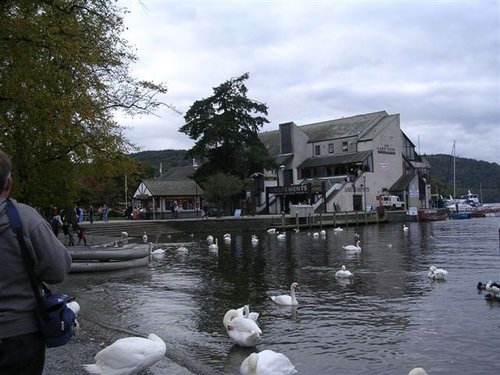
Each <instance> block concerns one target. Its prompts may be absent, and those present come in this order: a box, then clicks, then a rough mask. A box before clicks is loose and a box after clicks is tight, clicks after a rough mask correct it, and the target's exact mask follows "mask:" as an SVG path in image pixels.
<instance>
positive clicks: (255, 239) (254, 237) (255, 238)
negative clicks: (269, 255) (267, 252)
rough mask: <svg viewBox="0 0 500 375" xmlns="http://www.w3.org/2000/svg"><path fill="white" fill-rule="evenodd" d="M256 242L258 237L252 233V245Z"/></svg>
mask: <svg viewBox="0 0 500 375" xmlns="http://www.w3.org/2000/svg"><path fill="white" fill-rule="evenodd" d="M258 243H259V238H258V237H257V236H256V235H255V234H252V245H257V244H258Z"/></svg>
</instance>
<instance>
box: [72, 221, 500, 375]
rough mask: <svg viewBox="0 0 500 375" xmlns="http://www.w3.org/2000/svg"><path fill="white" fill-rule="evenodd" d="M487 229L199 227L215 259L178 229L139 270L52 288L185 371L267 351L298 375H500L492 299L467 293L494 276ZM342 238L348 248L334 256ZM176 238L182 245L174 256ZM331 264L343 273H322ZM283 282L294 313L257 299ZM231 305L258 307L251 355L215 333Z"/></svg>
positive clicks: (229, 364)
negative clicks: (157, 343)
mask: <svg viewBox="0 0 500 375" xmlns="http://www.w3.org/2000/svg"><path fill="white" fill-rule="evenodd" d="M499 226H500V219H499V218H494V217H492V218H481V219H471V220H457V221H442V222H435V223H410V224H409V227H410V230H409V231H408V232H403V230H402V226H401V225H400V224H384V225H370V226H359V227H349V228H345V229H344V231H342V232H336V231H334V230H333V229H327V234H326V237H324V238H321V237H319V238H315V237H314V236H312V235H311V233H308V232H307V231H301V232H299V233H294V232H289V233H288V234H287V236H286V239H284V240H278V239H277V238H276V235H275V234H268V233H267V232H265V231H263V232H251V233H250V232H235V233H231V241H230V242H229V243H228V242H226V241H223V240H222V238H223V233H210V234H212V235H214V236H215V237H217V238H219V251H218V254H214V253H213V252H211V251H209V248H208V243H207V241H206V237H207V234H208V233H200V234H195V236H194V237H190V236H189V235H188V234H186V236H185V237H181V236H179V237H178V238H172V239H169V241H174V243H172V242H171V243H167V244H165V245H162V247H163V248H164V249H166V252H165V254H164V256H162V257H158V258H153V259H152V260H151V264H150V266H149V268H142V269H136V270H130V271H124V272H115V273H105V274H97V273H96V274H89V275H82V274H74V275H73V274H72V275H71V276H70V279H69V280H68V281H67V282H66V283H65V284H64V288H66V291H67V292H68V293H71V294H75V295H77V296H78V298H79V300H80V302H81V304H82V315H83V314H84V312H83V311H84V309H85V306H86V305H88V306H90V305H91V306H92V316H91V317H88V316H86V317H88V318H91V319H99V320H100V321H101V322H104V323H105V324H106V325H107V326H109V327H110V328H113V327H120V328H121V329H124V330H130V331H131V332H138V333H140V334H143V335H146V334H148V333H150V332H155V333H156V334H158V335H159V336H161V337H162V338H164V340H165V341H166V343H167V351H169V352H170V354H171V355H172V353H173V357H175V358H176V360H179V361H180V362H182V364H184V365H186V366H187V367H188V368H190V369H191V371H193V372H194V373H200V374H201V373H207V374H237V373H238V369H239V365H240V364H241V362H242V361H243V359H244V358H245V357H246V356H248V355H249V354H250V353H251V352H252V351H254V350H264V349H272V350H274V351H278V352H281V353H283V354H285V355H286V356H287V357H288V358H290V360H291V361H292V362H293V363H294V364H295V366H296V368H297V370H298V371H299V374H333V373H338V374H407V373H408V371H409V369H411V368H413V367H416V366H422V367H424V368H426V369H427V370H428V371H429V372H430V373H431V374H433V375H436V374H453V373H454V374H467V373H469V374H491V373H495V371H496V370H500V357H499V356H498V342H499V341H498V340H499V332H498V331H499V324H498V322H499V314H500V303H498V302H489V301H486V300H485V299H484V297H483V296H482V295H478V293H477V291H476V288H475V286H476V284H477V282H478V281H482V282H487V281H488V280H490V279H494V280H499V279H500V274H499V271H500V256H499V242H498V241H499V239H498V235H499V233H498V231H499ZM355 232H357V233H358V234H359V236H360V240H361V247H362V250H361V251H359V252H351V251H346V250H344V249H343V248H342V246H344V245H347V244H354V242H355V240H356V237H355V236H354V233H355ZM252 234H256V235H257V236H258V237H259V242H258V243H257V244H252V241H251V235H252ZM162 240H163V241H166V239H161V238H160V242H162ZM181 244H182V245H183V246H184V247H186V249H187V251H183V252H179V251H177V249H178V248H179V247H180V246H181ZM342 264H345V265H346V267H347V269H349V270H350V271H351V272H353V274H354V276H353V278H352V279H346V280H342V279H338V278H335V277H334V274H335V272H336V271H337V270H338V269H339V268H340V267H341V266H342ZM432 264H434V265H436V266H438V267H441V268H444V269H446V270H448V272H449V274H448V278H447V280H446V281H442V282H431V281H430V280H429V279H428V278H427V270H428V267H429V266H430V265H432ZM294 281H297V282H299V284H300V290H298V291H297V294H296V296H297V299H298V301H299V306H298V307H290V306H277V305H275V304H274V303H273V302H272V301H271V300H270V298H269V296H271V295H276V294H284V293H289V288H290V284H291V283H292V282H294ZM244 304H250V306H251V310H252V311H256V312H259V313H260V317H259V325H260V327H261V329H262V331H263V338H262V341H261V343H260V344H259V345H258V346H257V348H256V349H254V348H240V347H237V346H234V345H233V343H232V342H231V341H230V339H229V338H228V337H227V335H226V333H225V331H224V328H223V326H222V317H223V316H224V313H225V312H226V311H227V310H228V309H230V308H238V307H240V306H242V305H244ZM110 305H111V306H113V309H110V308H109V306H110ZM84 316H85V315H84ZM97 317H98V318H97ZM493 342H496V343H495V344H493ZM493 369H495V371H493V372H492V370H493Z"/></svg>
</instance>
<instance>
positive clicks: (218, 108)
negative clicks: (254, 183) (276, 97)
mask: <svg viewBox="0 0 500 375" xmlns="http://www.w3.org/2000/svg"><path fill="white" fill-rule="evenodd" d="M248 78H249V74H248V73H245V74H243V75H242V76H240V77H237V78H232V79H230V80H228V81H226V82H224V83H223V84H221V85H220V86H218V87H215V88H214V89H213V92H214V94H213V95H212V96H210V97H208V98H205V99H202V100H198V101H196V102H195V103H194V104H193V105H192V106H191V108H190V109H189V110H188V111H187V113H186V115H185V116H184V120H185V122H186V123H185V125H184V126H182V127H181V128H180V129H179V131H180V132H182V133H185V134H187V135H188V136H189V137H190V138H191V139H193V140H195V141H196V142H195V145H194V146H193V148H191V149H190V150H189V151H188V155H189V156H191V157H193V158H195V159H198V160H200V161H203V163H202V165H201V167H200V168H199V169H198V171H197V173H196V175H197V177H198V178H197V179H198V180H202V181H203V180H205V179H206V177H208V176H210V175H214V174H215V173H217V172H222V173H225V174H228V175H233V176H237V177H239V178H240V179H242V180H243V179H244V178H245V177H248V176H250V175H251V174H252V173H254V172H257V171H261V170H262V169H263V168H272V167H274V161H273V159H272V158H271V157H270V156H269V153H268V151H267V149H266V148H265V146H264V145H263V144H262V142H261V141H260V139H259V137H258V131H259V129H260V128H261V127H262V126H263V125H264V124H265V123H267V122H269V121H268V120H267V119H266V117H265V115H267V106H266V104H264V103H260V102H257V101H255V100H251V99H249V98H248V97H247V91H248V90H247V88H246V86H245V84H244V81H245V80H247V79H248Z"/></svg>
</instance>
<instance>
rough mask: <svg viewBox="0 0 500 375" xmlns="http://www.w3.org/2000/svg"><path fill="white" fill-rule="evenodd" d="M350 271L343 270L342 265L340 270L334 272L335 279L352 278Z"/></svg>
mask: <svg viewBox="0 0 500 375" xmlns="http://www.w3.org/2000/svg"><path fill="white" fill-rule="evenodd" d="M352 276H353V275H352V273H351V271H349V270H347V269H346V268H345V265H342V268H341V269H340V270H338V271H337V272H335V277H352Z"/></svg>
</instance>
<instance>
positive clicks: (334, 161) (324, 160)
mask: <svg viewBox="0 0 500 375" xmlns="http://www.w3.org/2000/svg"><path fill="white" fill-rule="evenodd" d="M371 153H372V152H371V150H368V151H361V152H354V153H352V154H342V155H336V156H324V157H319V158H309V159H306V160H304V161H303V162H302V164H300V165H299V168H308V167H309V168H310V167H319V166H322V165H339V164H353V163H357V162H362V161H363V160H365V159H366V158H367V157H368V156H369V155H370V154H371Z"/></svg>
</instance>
